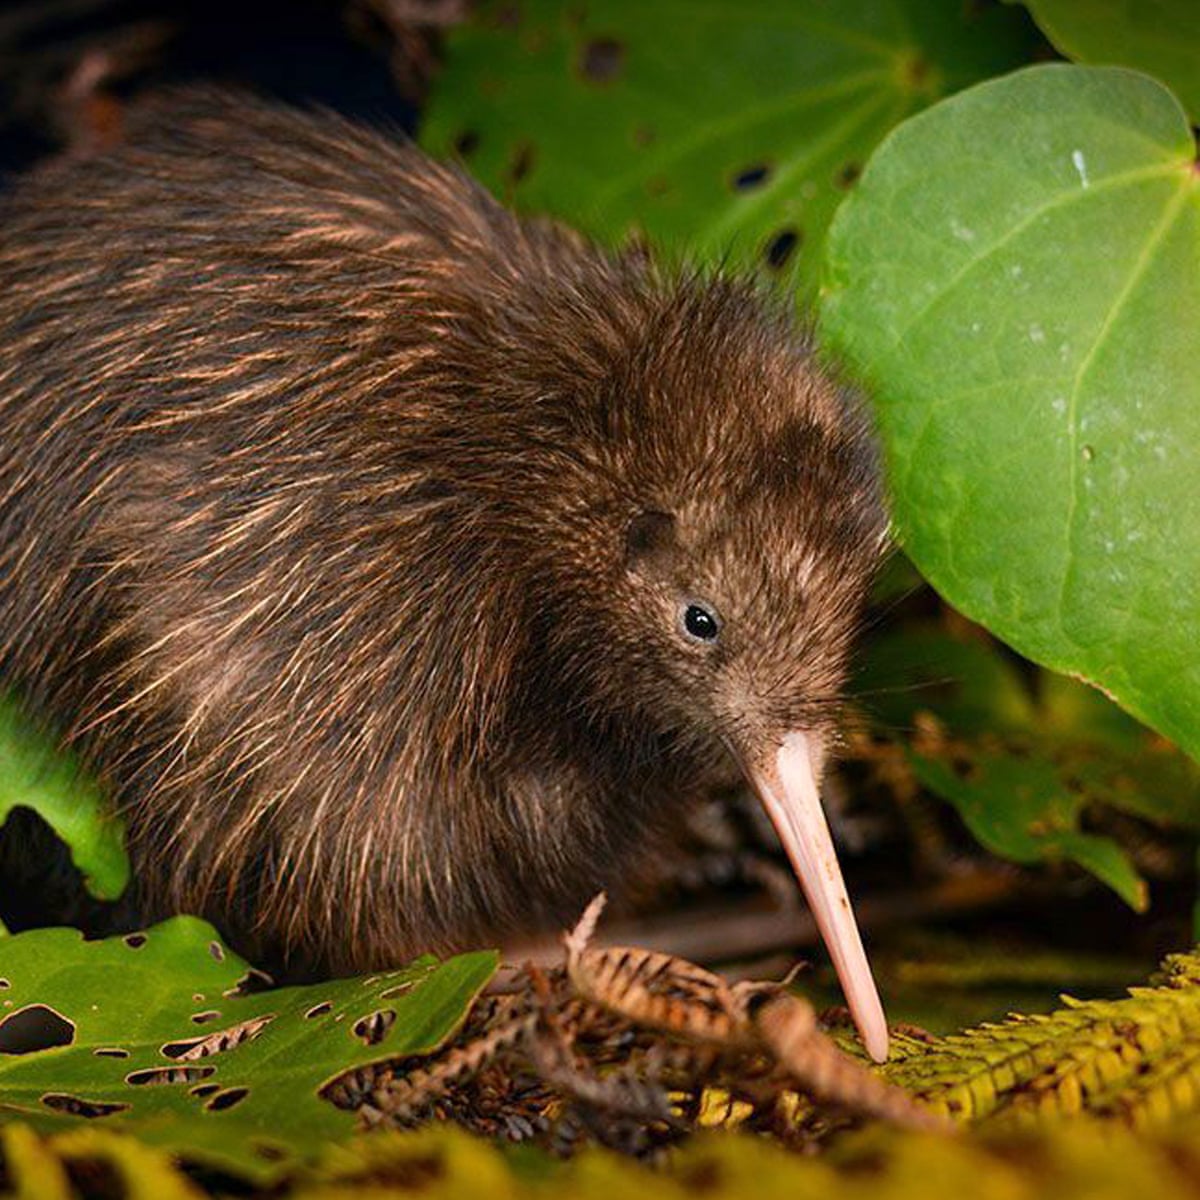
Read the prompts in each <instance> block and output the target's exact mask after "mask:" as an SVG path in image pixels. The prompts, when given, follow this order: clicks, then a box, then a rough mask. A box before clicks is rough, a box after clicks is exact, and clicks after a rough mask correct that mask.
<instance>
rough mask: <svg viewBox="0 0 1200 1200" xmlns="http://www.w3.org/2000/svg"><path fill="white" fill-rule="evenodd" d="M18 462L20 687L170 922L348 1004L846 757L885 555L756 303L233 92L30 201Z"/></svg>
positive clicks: (338, 128)
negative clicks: (681, 832) (99, 798)
mask: <svg viewBox="0 0 1200 1200" xmlns="http://www.w3.org/2000/svg"><path fill="white" fill-rule="evenodd" d="M0 430H2V434H0V678H2V679H4V680H5V681H6V682H7V683H8V684H9V685H10V686H13V687H15V688H16V689H17V690H18V691H19V693H20V694H21V695H22V696H23V697H24V698H25V700H26V701H27V702H28V704H29V705H30V706H31V707H32V708H33V709H34V710H35V711H36V712H37V713H39V714H40V715H41V716H42V717H43V718H44V719H45V720H47V721H49V722H52V723H53V724H54V726H55V727H56V728H57V729H58V730H59V732H60V733H61V734H62V735H63V737H64V738H65V739H67V740H68V741H69V742H70V743H71V744H73V745H74V746H76V747H77V748H79V749H81V750H82V751H83V753H84V754H85V755H86V757H87V758H88V759H89V760H90V761H91V762H92V763H93V764H94V765H95V766H96V768H97V769H98V770H99V771H100V772H101V774H102V776H103V778H104V779H105V780H106V781H107V783H108V785H109V787H110V788H111V791H112V795H113V796H114V798H115V802H116V803H117V804H118V805H119V807H120V808H121V810H122V811H123V812H124V813H125V815H126V819H127V821H128V828H129V833H130V840H131V850H132V853H133V856H134V861H135V868H136V872H137V877H138V881H139V887H140V888H141V889H142V894H143V896H144V899H145V903H146V905H147V906H148V907H149V908H150V909H151V910H153V911H162V910H171V909H180V910H188V911H193V912H199V913H202V914H204V915H207V916H209V917H210V918H213V919H215V920H216V921H217V922H218V923H220V924H221V925H222V926H223V927H224V928H225V929H226V930H227V931H229V932H230V933H232V934H233V935H234V936H235V939H239V938H240V942H241V944H242V945H247V946H254V947H256V948H258V949H259V951H260V952H266V953H274V954H278V955H283V956H289V955H290V956H292V957H293V958H294V959H296V960H299V961H304V962H310V963H313V964H315V965H317V966H318V967H320V968H321V969H337V970H341V969H349V968H359V969H364V968H370V967H373V966H378V965H380V964H384V963H389V962H394V961H396V960H399V959H402V958H404V957H405V956H406V955H408V954H409V953H411V952H412V951H415V950H426V949H431V948H449V947H454V946H460V945H463V944H465V943H469V942H473V941H474V942H477V941H479V940H480V939H482V938H485V937H491V936H494V935H495V934H497V933H498V932H502V931H506V930H514V929H528V928H529V927H530V926H532V925H533V924H535V923H539V922H543V921H545V920H548V919H557V920H561V919H563V918H565V917H566V916H568V915H571V914H573V913H574V912H575V911H576V910H577V907H578V906H579V905H580V903H581V902H582V901H583V900H584V899H586V898H587V897H588V896H590V895H591V894H592V893H593V892H594V891H596V890H597V889H598V888H599V887H601V886H612V885H613V884H614V882H616V880H617V879H619V877H620V876H621V874H622V873H623V872H624V870H625V868H626V867H627V866H628V865H629V864H630V863H631V862H632V861H634V859H635V858H636V856H637V854H638V853H639V852H640V851H642V850H644V848H645V847H646V846H647V845H648V844H650V842H649V841H648V839H649V837H650V835H651V834H652V833H658V832H661V831H662V830H664V829H669V828H670V827H671V825H672V824H673V823H677V822H678V820H679V817H680V814H681V812H682V810H683V806H684V805H686V804H687V803H689V802H691V801H694V800H695V799H697V798H699V797H701V796H703V795H704V794H705V793H706V792H708V791H710V790H711V789H712V788H713V787H714V786H717V785H718V784H723V783H725V782H727V781H728V780H730V779H732V778H735V777H736V771H731V768H730V767H729V764H728V760H727V756H726V754H725V751H724V740H723V739H724V738H725V737H726V736H727V735H728V734H729V733H730V731H731V729H733V727H735V726H737V725H738V724H747V723H759V724H761V725H763V727H764V728H766V727H768V726H769V727H771V728H776V727H778V728H779V729H781V730H782V729H788V728H792V727H796V726H797V725H799V724H804V725H806V726H807V727H810V728H812V727H816V728H820V729H824V728H827V727H828V726H829V724H830V722H831V721H832V720H833V717H834V714H835V712H836V702H837V697H838V691H839V688H840V686H841V683H842V676H843V663H844V659H845V655H846V651H847V648H848V645H849V642H850V640H851V636H852V633H853V628H854V623H855V618H856V615H857V613H858V610H859V606H860V602H861V599H862V595H863V591H864V588H865V586H866V583H867V580H868V577H869V574H870V570H871V567H872V564H873V562H874V561H875V559H876V557H877V554H878V548H879V544H880V540H881V537H882V529H883V517H882V513H881V508H880V504H879V498H878V494H877V485H876V468H875V462H874V455H873V453H872V448H871V444H870V439H869V437H868V436H867V434H866V432H865V430H864V428H863V424H862V422H861V420H860V419H859V418H858V416H856V415H855V412H854V408H853V405H852V404H851V403H850V401H849V400H848V399H847V397H846V396H845V395H844V394H843V392H842V391H841V390H840V389H839V388H838V387H837V386H835V385H834V384H832V383H831V382H829V380H828V379H827V378H826V377H824V376H823V375H822V374H821V373H820V371H819V370H818V369H817V368H816V367H815V366H814V363H813V357H812V351H811V348H810V346H809V345H808V344H807V342H806V340H805V338H804V337H802V336H800V335H799V334H798V333H797V332H796V330H795V329H794V328H793V326H792V323H791V321H790V320H789V319H788V318H787V317H786V316H785V315H784V314H783V312H782V310H781V309H780V308H779V307H778V306H777V305H775V304H773V303H772V302H770V301H769V300H767V299H765V298H764V297H763V296H762V295H761V294H760V291H759V290H758V289H756V288H755V287H754V286H751V285H749V284H746V283H742V282H735V281H730V280H727V279H724V278H719V277H709V276H700V275H692V274H681V273H677V272H676V273H672V272H664V271H661V270H659V269H658V268H656V267H654V266H652V265H649V264H648V263H647V262H646V261H645V260H644V258H643V257H641V256H630V257H628V258H622V257H613V256H609V255H607V254H605V253H602V252H601V251H599V250H597V249H595V248H593V247H591V246H589V245H587V244H585V243H584V242H583V241H582V240H581V239H579V238H578V237H577V236H575V235H573V234H571V233H569V232H567V231H564V230H562V229H560V228H556V227H553V226H551V225H549V224H545V223H535V222H531V221H522V220H518V219H517V218H515V217H514V216H512V215H511V214H510V213H508V212H507V211H505V210H504V209H503V208H501V207H500V206H499V205H498V204H496V203H495V201H493V200H492V199H491V198H490V197H489V196H488V195H487V194H486V193H485V192H484V191H483V190H482V189H481V188H480V187H478V186H477V185H476V184H474V183H472V182H471V181H470V180H469V179H467V178H466V177H465V176H464V175H463V174H461V173H460V172H459V171H457V170H454V169H451V168H448V167H445V166H441V165H438V164H437V163H435V162H432V161H431V160H430V159H428V158H427V157H426V156H424V155H423V154H422V153H420V152H419V151H418V150H417V149H415V148H414V147H412V146H411V145H408V144H404V143H402V142H400V141H397V140H394V139H392V138H389V137H386V136H383V135H381V134H379V133H376V132H372V131H370V130H366V129H362V128H358V127H355V126H354V125H352V124H350V123H347V122H346V121H344V120H342V119H339V118H338V117H336V116H333V115H329V114H325V113H319V114H306V113H300V112H295V111H291V110H285V109H283V108H277V107H274V106H271V105H269V104H267V103H264V102H260V101H257V100H251V99H249V98H247V97H243V96H227V95H226V96H223V95H221V94H219V93H212V92H210V93H200V94H198V95H194V96H192V97H191V98H190V99H187V98H185V99H182V100H181V99H180V98H178V97H176V98H175V99H174V100H173V101H171V102H170V103H167V104H162V105H159V106H151V107H149V108H147V109H146V110H145V111H144V112H143V113H142V114H141V115H140V117H139V118H138V119H137V120H136V121H134V122H133V123H132V126H131V129H130V132H129V138H128V144H127V145H125V146H123V147H122V148H120V149H118V150H117V151H115V152H114V153H112V154H111V155H109V156H107V157H103V158H99V159H96V160H93V161H88V162H66V161H64V162H60V163H56V164H53V165H50V166H49V167H47V168H44V169H42V170H40V171H39V172H37V173H36V174H35V175H33V176H32V177H30V178H29V179H27V180H26V181H24V182H23V183H22V184H21V185H20V186H19V187H18V188H17V189H16V191H15V193H14V194H13V195H12V196H10V197H9V198H8V199H7V200H6V202H5V203H4V204H3V205H0ZM690 598H700V599H703V600H704V601H705V602H706V603H708V604H709V605H710V606H712V607H715V609H716V611H717V612H718V613H719V614H720V618H721V621H722V629H721V637H720V639H719V642H718V643H716V644H714V645H712V646H707V645H699V644H697V643H696V642H695V641H694V640H692V641H689V639H688V638H687V637H686V636H685V635H684V634H683V632H682V631H681V629H680V627H679V611H680V605H681V604H682V603H684V602H685V601H686V600H688V599H690Z"/></svg>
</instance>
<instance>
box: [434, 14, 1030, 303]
mask: <svg viewBox="0 0 1200 1200" xmlns="http://www.w3.org/2000/svg"><path fill="white" fill-rule="evenodd" d="M1028 32H1029V30H1028V26H1027V23H1026V22H1025V20H1024V18H1023V15H1022V14H1021V13H1020V12H1019V11H1017V10H1008V11H1004V10H998V9H996V8H989V9H980V10H979V11H976V9H975V8H973V7H972V6H962V7H961V10H959V9H953V8H951V9H947V7H946V5H944V4H942V3H935V2H933V0H886V2H885V0H849V2H846V0H840V2H839V3H836V4H834V3H833V2H832V0H824V2H810V3H805V4H802V5H801V4H796V3H795V0H706V2H705V3H704V4H700V5H697V4H695V3H693V0H656V2H655V3H653V4H647V3H645V2H644V0H606V2H604V3H594V4H588V5H582V4H579V5H576V4H563V3H561V0H527V2H525V3H522V4H520V5H514V4H510V3H493V4H491V5H486V6H484V7H483V9H482V10H481V12H480V13H479V15H478V16H477V17H476V19H475V20H474V21H473V22H472V23H471V24H469V25H466V26H464V27H462V28H461V29H458V30H455V31H453V32H452V33H451V34H450V35H449V39H448V47H447V61H446V66H445V69H444V71H443V72H442V73H441V75H440V77H439V79H438V82H437V85H436V88H435V91H434V94H433V97H432V101H431V103H430V105H429V107H428V110H427V112H426V115H425V122H424V126H423V130H422V140H423V142H424V144H425V145H426V146H427V147H428V148H429V149H431V150H432V151H434V152H435V153H437V154H442V155H444V154H449V153H452V152H455V151H457V152H458V153H459V154H461V155H462V156H463V158H464V159H465V160H466V161H467V164H468V165H469V166H470V168H471V169H472V171H473V172H474V173H475V174H477V175H478V176H479V177H480V178H481V179H482V180H483V181H484V182H485V183H487V184H488V185H489V186H490V187H491V188H492V189H493V190H494V191H495V192H496V193H497V194H498V195H500V196H501V197H502V198H504V199H506V200H510V201H513V202H515V203H516V205H517V206H518V207H519V208H521V209H523V210H525V211H532V212H547V213H550V214H552V215H554V216H557V217H561V218H563V219H565V220H568V221H570V222H571V223H573V224H574V225H576V226H578V227H580V228H582V229H584V230H586V231H587V232H590V233H592V234H594V235H596V236H599V237H601V238H602V239H605V240H607V241H609V242H613V243H620V242H622V241H623V240H625V239H627V238H629V237H630V236H631V235H636V236H641V235H643V234H644V235H648V236H649V238H650V239H651V240H652V241H653V242H654V243H656V244H658V245H661V246H662V247H664V248H666V249H667V250H668V251H680V250H682V251H686V253H687V254H688V255H689V256H691V257H698V258H700V259H701V260H704V259H707V260H708V261H709V262H716V261H728V262H732V263H758V262H765V264H766V265H767V267H768V268H769V269H773V270H775V271H777V272H779V273H782V274H786V277H787V279H788V282H789V283H791V284H794V285H795V286H797V287H798V288H799V289H800V291H801V293H802V294H803V295H805V296H811V293H812V292H813V290H814V288H815V283H816V277H817V268H818V265H819V263H820V260H821V244H822V241H823V238H824V235H825V230H826V228H827V226H828V224H829V220H830V217H831V216H832V215H833V212H834V210H835V209H836V207H837V205H838V204H839V203H840V201H841V199H842V197H843V196H844V195H845V194H846V191H847V189H848V188H849V187H850V186H851V185H852V184H853V182H854V180H855V179H856V177H857V175H858V172H859V169H860V167H861V165H862V163H864V162H865V161H866V159H867V156H868V155H869V154H870V153H871V151H872V149H873V148H874V147H875V145H876V144H877V143H878V142H879V140H880V138H882V137H883V136H884V134H886V133H887V131H888V130H889V129H891V128H892V127H893V126H894V125H896V124H897V123H898V122H900V121H902V120H904V118H905V117H907V116H908V115H909V114H910V113H913V112H916V111H918V110H919V109H922V108H924V107H925V106H926V105H928V104H930V103H932V102H933V101H935V100H937V99H938V98H939V97H941V96H943V95H946V94H947V93H949V92H952V91H954V90H956V89H957V88H960V87H964V86H966V85H967V84H969V83H972V82H974V81H975V80H978V79H982V78H985V77H986V76H988V75H989V74H992V73H994V72H997V71H1003V70H1008V69H1009V68H1011V67H1013V66H1016V65H1017V64H1019V63H1020V62H1021V61H1022V59H1023V51H1024V49H1025V48H1026V45H1027V38H1028Z"/></svg>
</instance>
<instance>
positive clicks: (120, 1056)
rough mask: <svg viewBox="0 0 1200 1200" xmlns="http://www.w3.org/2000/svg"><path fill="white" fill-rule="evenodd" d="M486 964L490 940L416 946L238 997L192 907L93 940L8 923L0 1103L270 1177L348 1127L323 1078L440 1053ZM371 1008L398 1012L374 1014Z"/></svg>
mask: <svg viewBox="0 0 1200 1200" xmlns="http://www.w3.org/2000/svg"><path fill="white" fill-rule="evenodd" d="M495 965H496V956H495V955H494V954H493V953H491V952H480V953H474V954H463V955H460V956H458V957H457V958H452V959H450V960H448V961H447V962H444V963H438V962H436V961H435V960H433V959H431V958H423V959H418V960H417V961H415V962H413V963H411V964H409V965H408V966H407V967H404V968H402V969H400V970H395V971H386V972H380V973H379V974H377V975H374V976H371V977H369V978H364V979H342V980H334V981H332V982H329V983H321V984H313V985H310V986H305V987H289V988H281V989H277V990H271V991H261V992H254V993H251V994H248V995H243V994H238V984H239V982H240V981H243V980H245V979H246V978H247V974H248V971H249V968H248V966H247V964H246V963H245V962H243V961H241V960H240V959H238V958H237V957H236V956H234V955H233V954H231V953H230V952H229V951H228V950H226V949H225V948H224V946H222V944H221V943H220V941H219V940H218V939H217V938H216V936H215V934H214V932H213V930H212V929H211V927H210V926H208V925H206V924H205V923H204V922H203V921H199V920H197V919H195V918H193V917H176V918H173V919H172V920H169V921H166V922H164V923H163V924H161V925H156V926H154V927H153V928H152V929H149V930H147V931H146V932H145V933H144V934H136V935H131V936H129V937H125V938H110V939H108V940H105V941H96V942H85V941H83V939H82V938H81V936H80V935H79V934H78V933H76V932H75V931H73V930H69V929H46V930H37V931H33V932H30V933H23V934H19V935H17V936H15V937H11V938H8V939H6V940H4V941H3V942H0V977H2V978H3V980H4V983H5V986H4V988H3V989H0V995H2V996H3V1001H2V1004H3V1012H4V1020H3V1022H0V1048H3V1049H4V1050H6V1051H7V1053H3V1054H0V1112H3V1113H5V1114H7V1115H8V1116H9V1117H18V1116H19V1117H21V1118H22V1119H25V1120H28V1121H31V1122H33V1123H34V1124H36V1125H37V1126H38V1127H39V1128H49V1129H53V1128H57V1127H59V1126H61V1125H62V1124H64V1123H66V1122H69V1121H72V1120H74V1119H76V1114H79V1115H88V1114H89V1113H90V1114H91V1115H92V1119H93V1120H97V1121H103V1123H104V1124H105V1125H106V1126H107V1125H112V1126H113V1127H115V1128H119V1129H122V1130H126V1131H129V1132H134V1133H136V1134H137V1136H138V1137H139V1138H140V1139H141V1140H143V1141H145V1142H147V1143H149V1144H152V1145H156V1146H159V1147H162V1148H164V1149H167V1150H170V1151H171V1152H173V1153H175V1154H177V1155H180V1156H182V1157H184V1158H186V1159H188V1160H189V1161H193V1162H198V1163H203V1164H207V1165H210V1166H215V1167H218V1168H220V1169H222V1170H225V1171H228V1172H232V1173H235V1174H237V1175H241V1176H244V1177H247V1178H249V1179H252V1180H257V1181H259V1182H267V1181H270V1180H272V1179H276V1178H279V1177H281V1176H282V1175H283V1174H285V1173H286V1172H287V1171H289V1170H293V1169H294V1168H295V1167H296V1166H297V1165H298V1164H299V1163H302V1162H305V1161H310V1160H312V1159H313V1157H314V1156H315V1155H316V1154H318V1153H319V1152H320V1150H321V1148H322V1146H323V1145H324V1144H325V1143H327V1142H329V1141H331V1140H336V1139H340V1138H344V1137H346V1136H348V1135H349V1134H351V1133H352V1132H353V1131H354V1129H355V1128H356V1124H355V1118H354V1114H353V1113H351V1112H347V1111H344V1110H342V1109H339V1108H336V1107H335V1106H334V1105H333V1104H332V1103H330V1102H329V1101H328V1100H325V1099H323V1098H322V1097H321V1095H320V1090H321V1087H322V1085H324V1084H325V1083H328V1082H329V1081H330V1080H331V1079H332V1078H334V1077H335V1076H337V1075H339V1074H341V1073H342V1072H343V1071H346V1070H348V1069H350V1068H353V1067H357V1066H362V1065H365V1064H367V1063H372V1062H379V1061H382V1060H384V1059H393V1058H398V1057H405V1056H408V1055H417V1054H426V1053H429V1052H430V1051H432V1050H435V1049H436V1048H437V1047H438V1046H439V1045H440V1044H441V1043H442V1042H443V1041H444V1040H445V1039H446V1038H447V1037H448V1036H449V1035H450V1034H452V1033H453V1032H454V1030H455V1029H457V1027H458V1025H459V1024H460V1023H461V1021H462V1020H463V1018H464V1017H465V1015H466V1013H467V1010H468V1009H469V1007H470V1005H471V1002H472V1001H473V1000H474V998H475V996H476V995H477V994H478V992H479V989H480V988H482V987H483V985H484V984H485V983H486V982H487V981H488V979H489V978H490V977H491V975H492V972H493V970H494V969H495ZM47 1010H48V1011H47ZM379 1013H383V1014H389V1013H390V1014H393V1016H391V1017H387V1016H385V1018H384V1021H383V1022H382V1023H379V1022H375V1021H372V1020H371V1018H372V1016H373V1015H374V1014H379ZM51 1014H53V1015H51ZM388 1021H390V1022H391V1023H390V1025H389V1024H387V1022H388ZM371 1029H374V1031H375V1032H374V1034H371V1033H370V1030H371ZM210 1039H211V1040H210ZM201 1042H206V1046H205V1047H203V1049H204V1050H205V1052H204V1053H203V1054H201V1053H200V1051H199V1050H197V1049H196V1046H197V1045H198V1044H199V1043H201ZM55 1043H62V1044H55ZM189 1047H190V1049H189ZM22 1049H24V1052H20V1051H22ZM185 1054H186V1055H188V1056H187V1057H185V1056H184V1055H185ZM172 1071H174V1072H175V1073H176V1074H175V1075H174V1076H172V1075H171V1072H172ZM181 1075H183V1076H187V1077H186V1078H180V1077H179V1076H181ZM81 1106H82V1112H81Z"/></svg>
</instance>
